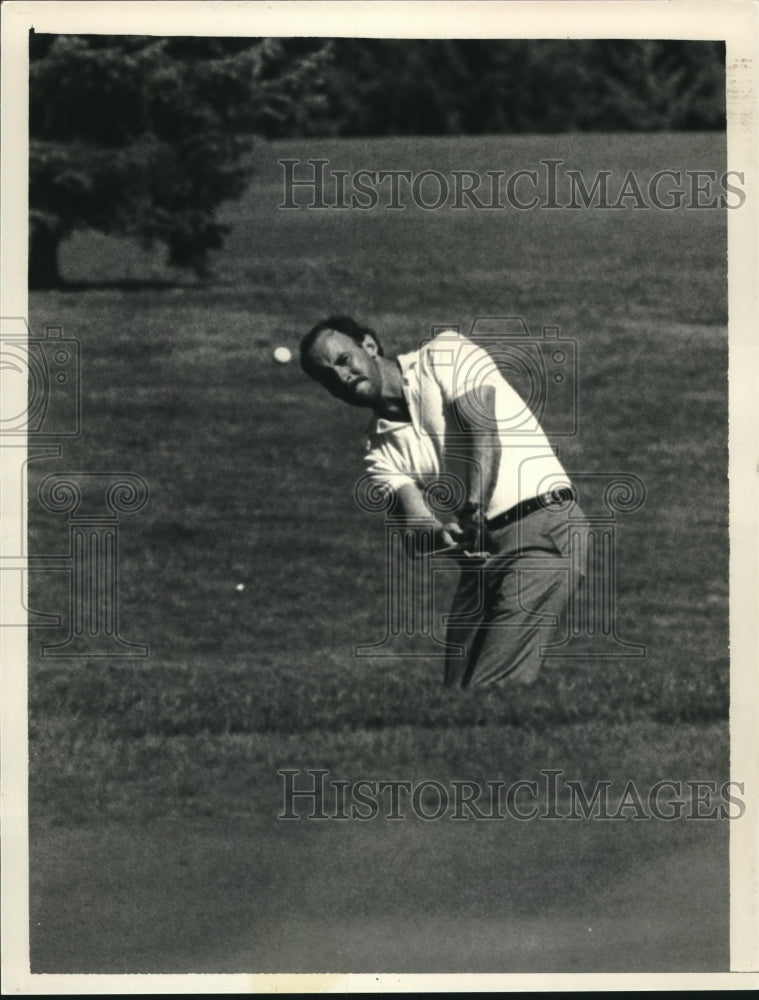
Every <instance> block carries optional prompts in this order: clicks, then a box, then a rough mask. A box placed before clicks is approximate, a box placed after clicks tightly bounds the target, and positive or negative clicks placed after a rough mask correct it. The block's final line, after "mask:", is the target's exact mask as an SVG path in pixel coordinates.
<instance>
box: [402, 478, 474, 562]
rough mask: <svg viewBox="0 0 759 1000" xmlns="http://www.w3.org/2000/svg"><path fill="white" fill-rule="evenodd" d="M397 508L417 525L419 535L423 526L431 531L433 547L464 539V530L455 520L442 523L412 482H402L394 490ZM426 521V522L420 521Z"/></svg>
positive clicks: (451, 544) (440, 546) (445, 545)
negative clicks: (401, 484)
mask: <svg viewBox="0 0 759 1000" xmlns="http://www.w3.org/2000/svg"><path fill="white" fill-rule="evenodd" d="M395 496H396V503H397V508H396V509H397V510H398V512H399V513H400V515H401V516H402V517H403V518H405V519H406V520H408V521H409V522H411V523H414V525H415V526H416V527H418V530H419V535H422V534H424V532H425V528H426V530H427V531H431V532H432V547H433V548H434V549H447V548H452V547H454V546H456V545H459V544H460V543H461V542H463V540H464V531H463V530H462V528H461V527H460V526H459V525H458V524H457V523H456V522H455V521H450V522H448V523H446V524H444V523H443V522H442V521H440V520H439V519H438V518H437V517H435V515H434V514H433V513H432V511H431V510H430V509H429V507H428V506H427V504H426V503H425V502H424V497H423V496H422V492H421V490H420V489H419V487H418V486H416V485H414V483H404V484H403V486H399V487H398V488H397V489H396V491H395ZM422 522H426V524H424V523H422Z"/></svg>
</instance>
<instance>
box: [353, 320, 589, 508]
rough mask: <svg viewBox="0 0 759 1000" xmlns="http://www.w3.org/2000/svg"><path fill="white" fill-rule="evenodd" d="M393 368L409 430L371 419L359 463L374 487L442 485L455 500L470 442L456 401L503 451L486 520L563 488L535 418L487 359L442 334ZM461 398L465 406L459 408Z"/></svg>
mask: <svg viewBox="0 0 759 1000" xmlns="http://www.w3.org/2000/svg"><path fill="white" fill-rule="evenodd" d="M398 363H399V364H400V367H401V373H402V376H403V391H404V395H405V397H406V402H407V404H408V408H409V412H410V414H411V422H410V423H407V422H405V421H395V420H386V419H385V418H384V417H377V416H375V417H374V419H373V421H372V424H371V426H370V428H369V432H368V442H367V452H366V456H365V462H366V467H367V470H368V472H369V474H370V475H371V476H372V478H373V479H375V480H376V481H377V482H380V483H384V484H387V485H388V486H390V487H391V488H393V489H397V488H398V487H400V486H402V485H404V484H406V483H414V484H415V485H416V486H417V487H418V488H419V489H420V490H424V489H425V487H428V486H430V485H431V484H433V483H440V484H441V485H442V487H443V488H445V487H446V486H448V487H450V488H451V489H453V490H457V491H458V493H459V494H461V492H462V487H461V484H462V483H464V484H465V483H468V482H469V481H470V477H471V475H472V469H473V467H472V463H471V462H470V461H467V459H466V455H467V453H468V447H470V446H471V445H470V444H469V445H468V443H467V442H470V441H471V438H469V437H468V436H467V434H466V431H465V429H464V428H462V427H461V424H460V422H459V421H458V419H457V417H456V414H455V410H454V406H453V404H454V402H455V401H457V400H458V401H459V406H460V407H465V408H466V409H465V412H466V413H467V416H468V417H469V420H470V421H471V423H472V424H473V425H474V426H475V427H489V428H490V429H491V430H494V431H495V432H496V435H497V439H498V441H499V443H500V447H501V454H500V461H499V465H498V472H497V477H496V483H495V489H494V490H493V494H492V497H491V502H490V505H489V507H488V509H487V511H486V512H485V515H486V517H488V518H493V517H495V516H496V515H498V514H502V513H503V512H504V511H506V510H508V509H509V508H510V507H513V506H514V505H515V504H517V503H519V502H520V501H522V500H529V499H531V498H532V497H535V496H537V495H539V494H541V493H546V492H547V491H548V490H551V489H556V488H558V487H561V486H568V485H569V479H568V477H567V474H566V472H565V471H564V469H563V468H562V465H561V463H560V462H559V460H558V458H557V457H556V455H555V454H554V451H553V448H552V447H551V445H550V444H549V442H548V439H547V438H546V436H545V434H544V433H543V430H542V429H541V427H540V424H539V423H538V420H537V418H536V417H535V415H534V414H533V413H531V412H530V410H529V409H528V408H527V406H526V404H525V403H524V401H523V399H522V398H521V396H520V395H519V394H518V393H517V392H516V391H515V390H514V389H512V387H511V386H510V385H509V384H508V382H507V381H506V380H505V379H504V378H503V376H502V375H501V373H500V372H499V370H498V367H497V365H496V363H495V361H494V360H493V358H492V357H491V356H490V355H489V354H488V353H487V351H485V350H483V349H482V348H481V347H477V345H476V344H473V343H472V341H470V340H468V339H467V338H466V337H463V336H461V334H459V333H456V332H455V331H446V332H444V333H441V334H439V335H438V336H437V337H435V338H433V339H432V340H431V341H430V342H429V343H427V344H425V346H424V347H422V348H421V349H420V350H418V351H413V352H411V353H410V354H401V355H400V356H399V357H398ZM485 385H490V386H493V388H494V389H495V421H494V422H493V421H492V420H491V421H488V417H487V414H486V411H485V408H484V405H483V406H482V407H480V406H478V405H477V398H476V393H477V390H478V389H479V388H481V387H484V386H485ZM463 397H467V399H468V402H466V403H462V398H463ZM475 474H476V470H475ZM463 499H464V498H463V497H462V502H463Z"/></svg>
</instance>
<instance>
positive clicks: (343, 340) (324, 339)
mask: <svg viewBox="0 0 759 1000" xmlns="http://www.w3.org/2000/svg"><path fill="white" fill-rule="evenodd" d="M310 355H311V360H312V361H314V362H315V363H316V364H317V365H318V367H319V381H320V382H321V383H322V385H323V386H324V387H325V388H326V389H327V391H328V392H330V393H331V394H332V395H333V396H335V397H336V398H337V399H342V400H343V402H345V403H349V404H350V405H351V406H373V405H374V403H375V402H376V401H377V400H378V399H379V397H380V391H381V389H382V377H381V375H380V370H379V365H378V364H377V356H378V351H377V344H376V341H375V340H374V338H373V337H371V336H369V335H368V334H367V336H365V337H364V339H363V341H362V343H360V344H357V343H356V341H355V340H353V339H352V338H351V337H349V336H348V335H347V334H345V333H338V331H337V330H325V331H324V332H323V333H322V334H320V335H319V337H318V338H317V340H316V342H315V343H314V345H313V347H312V348H311V351H310Z"/></svg>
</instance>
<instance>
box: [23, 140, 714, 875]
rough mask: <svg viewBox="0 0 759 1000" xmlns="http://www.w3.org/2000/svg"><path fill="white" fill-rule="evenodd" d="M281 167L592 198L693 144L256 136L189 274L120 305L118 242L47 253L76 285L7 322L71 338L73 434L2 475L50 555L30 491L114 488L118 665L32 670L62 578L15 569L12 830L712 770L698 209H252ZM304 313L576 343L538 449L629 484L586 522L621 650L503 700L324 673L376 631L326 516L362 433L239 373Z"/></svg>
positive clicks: (369, 585) (707, 259) (386, 661)
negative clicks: (16, 717)
mask: <svg viewBox="0 0 759 1000" xmlns="http://www.w3.org/2000/svg"><path fill="white" fill-rule="evenodd" d="M285 157H294V158H298V157H299V158H301V159H303V160H305V159H307V158H309V157H310V158H316V157H322V158H325V159H329V160H330V161H331V167H332V169H347V170H354V169H357V168H358V167H367V166H369V167H374V168H376V169H393V168H398V169H416V170H420V169H425V168H435V169H437V170H440V171H441V172H446V171H450V170H451V169H474V170H477V169H480V170H486V169H505V170H514V169H519V168H534V169H538V168H539V161H540V159H541V158H542V157H553V158H563V159H565V160H566V166H567V167H579V168H581V169H583V171H584V172H586V174H587V177H588V178H590V177H591V176H592V173H593V171H594V170H597V169H609V170H613V171H615V175H614V176H615V177H619V179H620V180H621V178H622V177H623V176H624V174H625V172H626V171H627V170H628V169H633V168H635V169H637V170H638V171H639V173H640V174H641V175H642V176H643V177H644V178H647V177H649V176H651V175H652V174H653V173H654V172H655V171H656V170H660V169H664V168H672V169H686V168H690V169H695V168H698V169H714V170H717V171H718V172H721V171H722V170H723V169H724V137H723V136H719V135H713V136H712V135H670V136H661V135H657V136H651V137H641V136H633V137H628V136H583V137H577V136H568V137H560V136H559V137H555V136H554V137H551V138H550V139H545V138H541V137H519V138H515V139H511V138H508V137H499V138H487V139H467V140H460V141H452V140H424V141H422V140H409V141H400V140H374V141H371V142H363V141H345V140H343V141H336V140H330V141H328V142H327V141H325V142H320V141H316V140H312V141H309V143H308V144H304V143H301V144H299V143H296V142H282V143H275V144H268V145H266V144H262V145H261V146H260V147H259V150H258V154H257V157H256V164H255V167H256V172H255V174H254V175H253V177H252V182H251V187H250V189H249V191H248V193H247V194H246V196H245V197H244V198H243V199H242V200H241V202H240V203H239V204H237V205H235V206H230V208H229V210H228V212H227V213H226V215H227V219H228V221H229V222H230V225H231V226H232V232H231V234H230V236H229V239H228V241H227V243H226V246H225V248H224V250H223V251H221V252H220V253H219V254H218V255H217V257H216V259H215V261H214V266H215V274H216V279H215V281H213V282H212V283H210V284H208V285H203V286H200V285H194V284H193V283H192V282H189V281H188V280H187V279H186V278H183V279H182V281H181V283H180V284H174V285H173V286H172V285H170V284H169V285H167V287H164V288H162V287H149V286H143V287H139V285H137V286H136V287H135V288H124V287H121V286H119V285H118V284H113V283H114V282H118V281H120V280H121V279H124V278H126V279H131V280H133V281H134V282H136V283H139V281H141V280H144V279H151V280H153V281H155V280H159V279H160V280H167V281H170V280H172V279H174V278H176V276H173V275H171V274H170V273H169V272H167V271H166V270H165V269H163V268H162V267H161V266H160V265H159V263H158V261H157V258H156V257H155V256H154V255H149V254H145V253H143V252H141V251H139V250H138V249H136V248H135V247H133V246H131V245H129V244H125V243H121V242H119V241H115V240H108V239H105V238H103V237H99V236H96V235H92V234H80V235H78V236H77V237H76V238H75V239H73V240H72V241H71V242H70V243H69V244H68V245H67V246H66V247H65V248H64V254H63V271H64V274H65V275H66V277H67V278H69V279H70V280H71V281H78V282H80V283H86V282H94V283H95V284H94V285H91V286H88V287H86V286H85V285H83V284H82V285H80V286H79V287H78V288H77V289H74V290H69V291H63V292H51V293H45V294H40V293H38V294H35V295H33V296H32V298H31V303H30V308H31V321H32V325H33V328H34V330H35V332H37V333H39V332H41V331H42V329H43V328H44V326H45V325H46V324H56V325H62V326H63V327H64V330H65V333H66V335H67V336H73V337H76V338H78V339H79V340H80V341H81V345H82V356H83V365H82V398H83V433H82V435H81V437H79V438H78V439H76V440H73V441H70V442H67V443H66V444H65V447H64V452H63V457H62V458H61V459H59V460H44V461H39V462H37V463H32V464H31V466H30V503H31V508H30V541H31V550H32V551H33V552H35V553H37V554H42V553H63V552H65V551H66V549H67V544H68V543H67V528H66V523H65V517H56V516H54V515H52V514H49V513H45V512H43V511H42V510H41V509H40V506H39V502H38V500H37V498H36V493H35V491H36V487H37V484H38V483H39V481H40V480H41V479H42V478H43V477H44V476H45V475H47V474H48V473H49V472H51V471H69V470H82V471H85V470H86V471H100V472H107V471H120V472H135V473H138V474H140V475H141V476H143V477H144V478H145V479H146V480H147V482H148V483H149V485H150V500H149V503H148V505H147V507H146V508H145V509H143V510H142V511H140V512H139V513H138V514H136V515H135V516H133V517H129V516H126V515H125V516H123V517H122V521H121V528H120V550H119V559H120V562H119V569H120V581H121V603H120V628H121V634H122V635H123V637H124V638H125V639H127V640H130V641H134V642H143V643H147V644H148V645H149V648H150V655H149V657H148V658H146V659H144V660H130V659H125V660H110V661H108V660H89V661H78V660H55V659H47V658H45V659H43V658H42V657H41V656H40V655H39V646H40V643H41V642H43V641H44V642H54V641H59V640H60V639H62V638H63V637H65V634H66V631H67V629H66V624H67V622H66V616H67V601H68V581H67V579H66V577H65V574H54V573H50V574H33V575H32V587H31V606H32V607H34V608H37V609H39V610H44V611H47V612H57V613H60V614H62V615H63V616H64V627H63V628H62V630H61V631H56V630H49V631H42V630H33V631H32V632H31V662H30V735H31V758H30V767H31V784H30V792H31V815H32V824H33V828H36V829H42V828H43V827H45V826H49V825H51V824H52V825H66V826H75V825H87V824H93V823H94V824H97V823H100V822H102V821H105V820H107V819H108V820H114V821H119V822H123V821H125V820H127V819H129V820H130V821H135V822H140V821H141V820H142V819H148V818H156V817H161V816H162V817H163V818H172V817H173V818H174V819H178V820H181V819H183V818H186V817H188V816H190V815H194V816H202V817H210V818H213V817H224V816H227V817H228V816H229V815H230V814H236V813H237V812H242V814H244V815H246V816H247V815H252V814H255V815H257V816H258V817H259V820H260V823H261V824H262V826H261V829H262V830H265V831H266V834H265V835H266V837H267V838H269V840H271V838H273V837H275V836H276V830H275V829H274V827H272V822H271V821H273V819H274V810H275V809H276V808H277V806H278V802H277V801H276V799H277V796H278V795H279V789H280V786H279V779H278V778H277V776H276V771H277V769H278V768H280V767H330V768H333V769H334V771H335V774H336V775H337V776H338V777H346V778H353V779H355V778H357V777H362V776H369V777H374V778H385V779H390V778H393V777H403V778H411V777H413V776H414V775H417V776H418V777H421V776H422V775H423V772H424V773H425V774H426V773H427V772H430V774H429V775H428V776H431V777H434V778H437V779H438V780H440V779H442V778H445V777H463V778H478V777H479V778H496V777H499V776H501V774H505V775H507V776H509V777H512V778H514V779H515V780H516V778H521V777H525V776H527V777H531V776H533V774H534V772H535V771H536V770H537V769H539V768H540V767H559V768H562V767H563V768H565V769H567V771H568V772H571V773H570V776H572V777H583V778H587V780H588V781H594V780H598V779H600V778H603V777H607V771H610V776H611V777H615V776H616V777H618V778H619V780H620V781H622V780H628V779H633V780H639V781H642V782H645V781H649V780H650V781H655V780H658V779H660V778H663V777H668V776H674V777H675V778H676V779H678V778H679V779H681V780H685V779H688V778H697V779H703V778H709V779H712V780H716V781H722V780H724V779H725V778H726V777H727V770H728V756H727V716H728V707H729V690H728V649H727V622H728V584H727V580H728V528H727V331H726V323H727V315H726V310H727V306H726V301H727V297H726V220H725V216H724V213H719V212H713V211H694V210H691V211H686V210H680V211H672V212H657V211H655V210H650V211H632V210H625V211H615V212H612V211H608V212H599V211H578V212H571V211H559V212H551V211H547V210H543V211H535V212H525V213H518V212H515V211H511V210H509V211H504V212H496V213H487V212H475V211H472V210H469V211H464V212H456V211H452V210H449V209H442V210H440V211H437V212H422V211H420V210H417V209H414V208H413V207H410V208H407V209H406V210H405V211H403V212H392V211H379V210H378V211H376V212H373V213H372V212H365V213H358V212H341V211H330V210H322V211H305V210H295V211H293V210H291V211H284V210H281V209H278V207H277V206H278V205H279V203H280V202H281V201H282V182H281V170H280V168H279V167H278V166H277V160H278V159H281V158H285ZM98 282H101V283H102V284H98ZM330 312H345V313H349V314H353V315H355V316H356V317H357V318H359V319H360V320H363V321H365V322H367V323H369V324H370V325H372V326H373V327H374V328H375V329H376V330H377V331H378V332H379V334H380V336H381V337H382V339H383V342H384V343H385V344H386V347H387V349H388V350H389V351H390V352H393V351H403V350H411V349H413V347H414V346H415V344H416V342H417V341H418V340H419V338H420V337H422V336H424V335H425V334H427V333H428V332H429V330H430V328H431V326H432V325H433V324H460V325H461V327H462V329H463V330H464V332H466V331H467V330H468V328H469V326H470V325H471V322H472V321H473V320H474V318H475V317H476V316H478V315H485V316H496V315H509V316H515V315H519V316H522V317H523V318H524V319H525V321H526V322H527V324H528V326H529V327H530V328H531V329H533V330H540V328H541V327H542V326H543V325H544V324H545V325H557V324H558V325H559V326H560V327H561V331H562V335H563V336H565V337H568V338H572V339H574V340H575V341H576V342H577V345H578V352H579V372H580V375H579V385H578V399H579V407H580V427H579V433H578V434H577V435H576V436H575V437H570V438H562V439H557V440H556V443H557V444H558V445H559V446H560V454H561V457H562V460H563V461H564V462H565V465H566V466H567V467H568V468H569V469H571V470H573V471H575V472H599V473H619V472H627V473H633V474H635V475H637V476H638V477H640V479H641V480H643V482H644V484H645V489H646V499H645V502H644V504H643V505H642V507H641V508H640V509H638V510H637V511H635V512H633V513H630V514H627V515H624V514H620V515H619V516H618V524H617V595H618V609H617V610H618V616H617V619H618V620H617V631H618V635H619V637H620V638H621V639H623V640H625V641H627V642H633V643H642V644H645V647H646V655H645V656H644V657H639V658H627V659H614V658H595V657H591V656H588V657H586V658H581V659H574V660H564V661H561V660H557V661H555V662H551V663H550V664H549V666H548V667H547V668H546V670H545V671H544V673H543V675H542V676H541V677H540V678H539V680H538V683H537V684H536V685H535V687H533V688H531V689H527V690H520V691H515V692H511V691H509V692H506V691H503V690H490V691H482V692H455V691H447V690H444V689H443V688H442V664H441V661H440V658H439V657H438V658H435V657H434V656H425V657H421V658H420V657H417V658H402V657H400V656H393V655H391V656H385V657H379V658H368V659H367V658H357V657H356V656H355V655H354V646H355V645H356V644H360V643H370V642H374V641H376V640H378V639H380V638H381V637H382V636H383V635H384V632H385V568H384V564H383V524H382V516H381V515H375V516H370V515H368V514H366V513H365V512H363V511H361V510H360V509H359V508H358V506H357V505H356V503H355V502H354V499H353V489H354V486H355V483H356V480H357V478H358V476H359V475H360V474H361V471H362V466H361V453H362V444H361V434H362V431H363V428H364V426H365V425H366V422H367V415H366V413H365V412H362V411H352V410H349V409H347V408H345V407H341V406H340V405H339V404H337V403H335V402H334V401H333V400H331V399H330V398H329V397H328V396H327V395H326V394H324V393H323V392H320V391H319V390H318V388H317V387H316V386H314V385H312V384H311V383H310V382H309V381H308V380H307V379H306V377H305V376H304V375H302V373H301V372H300V370H299V367H298V365H297V362H296V363H293V364H291V365H287V366H277V365H275V364H273V362H272V360H271V351H272V348H273V347H274V346H276V345H279V344H285V345H288V346H290V347H291V348H293V349H295V348H296V347H297V343H298V340H299V339H300V336H301V335H302V333H303V332H304V331H305V330H306V329H308V328H309V327H310V326H311V325H312V324H313V323H314V322H315V321H316V320H317V319H319V318H320V317H321V316H322V315H325V314H327V313H330ZM239 583H243V584H244V585H245V589H244V590H243V591H242V592H240V591H238V590H236V586H237V584H239ZM450 585H451V581H442V582H441V584H440V587H439V593H438V594H437V595H436V609H437V612H438V614H439V615H442V614H443V613H444V611H445V610H447V600H448V596H449V592H450ZM591 650H592V647H591ZM417 651H418V650H417ZM422 651H423V652H427V653H429V652H430V648H429V646H428V645H427V646H424V647H423V649H422ZM425 769H426V770H425ZM504 769H505V770H504ZM412 772H413V773H412ZM578 772H581V773H578ZM262 810H263V812H262ZM264 814H265V815H264ZM267 824H268V825H267ZM696 826H699V825H698V824H696ZM685 835H686V833H685V831H682V832H681V833H678V834H677V837H681V836H682V837H684V836H685ZM674 836H675V835H674V834H673V837H674ZM688 836H690V834H688ZM694 836H695V834H694ZM675 839H676V838H675ZM674 844H675V840H672V843H671V844H670V848H674ZM598 864H599V865H600V866H601V868H603V867H604V865H607V866H610V867H609V869H608V870H611V869H612V868H613V867H614V865H615V864H616V862H615V861H614V859H613V858H612V857H611V855H609V856H608V857H607V856H606V855H605V854H604V855H602V856H601V858H600V860H599V862H598Z"/></svg>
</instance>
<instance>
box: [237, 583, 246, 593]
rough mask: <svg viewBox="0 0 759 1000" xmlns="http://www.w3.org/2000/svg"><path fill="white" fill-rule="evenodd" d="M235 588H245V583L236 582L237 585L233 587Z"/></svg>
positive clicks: (241, 589)
mask: <svg viewBox="0 0 759 1000" xmlns="http://www.w3.org/2000/svg"><path fill="white" fill-rule="evenodd" d="M235 590H236V591H238V592H240V591H243V590H245V584H244V583H238V584H237V586H236V587H235Z"/></svg>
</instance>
